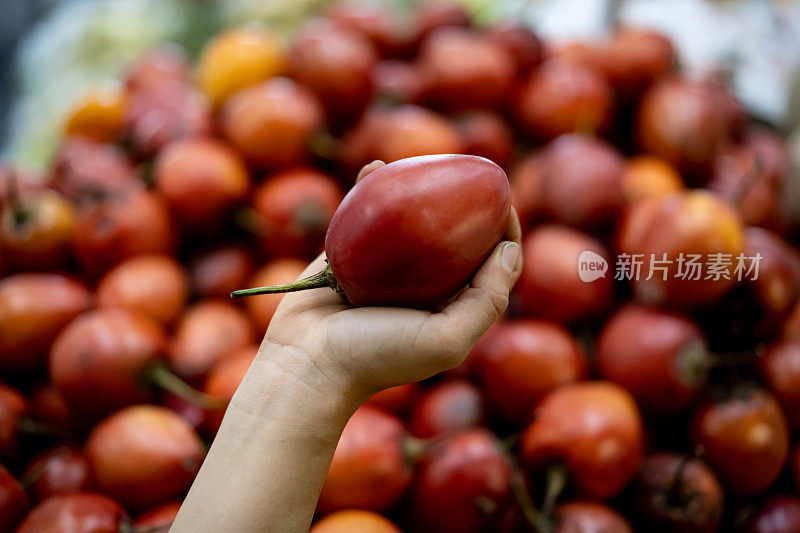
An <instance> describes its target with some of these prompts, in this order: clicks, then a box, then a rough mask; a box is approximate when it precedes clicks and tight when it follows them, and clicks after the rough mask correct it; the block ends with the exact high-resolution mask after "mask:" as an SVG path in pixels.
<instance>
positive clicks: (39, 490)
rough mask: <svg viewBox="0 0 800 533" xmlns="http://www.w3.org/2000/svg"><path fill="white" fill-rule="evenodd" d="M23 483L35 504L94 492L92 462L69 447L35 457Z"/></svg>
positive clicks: (23, 477)
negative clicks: (89, 490) (60, 496)
mask: <svg viewBox="0 0 800 533" xmlns="http://www.w3.org/2000/svg"><path fill="white" fill-rule="evenodd" d="M22 479H24V480H25V484H26V487H27V490H28V494H30V495H31V498H33V500H34V501H35V502H40V501H42V500H44V499H46V498H49V497H50V496H55V495H57V494H68V493H71V492H80V491H83V490H88V489H89V488H91V472H90V471H89V462H88V461H87V460H86V456H85V455H84V454H83V452H81V451H80V450H78V449H77V448H73V447H70V446H59V447H57V448H54V449H52V450H50V451H48V452H45V453H43V454H41V455H39V456H37V457H35V458H34V459H33V460H32V461H31V462H30V463H28V466H27V467H26V468H25V471H24V472H23V474H22Z"/></svg>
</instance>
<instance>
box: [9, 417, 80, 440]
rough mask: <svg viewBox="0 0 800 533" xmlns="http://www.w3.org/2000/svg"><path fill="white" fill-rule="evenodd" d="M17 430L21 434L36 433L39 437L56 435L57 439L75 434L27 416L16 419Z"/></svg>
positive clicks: (68, 437) (67, 437)
mask: <svg viewBox="0 0 800 533" xmlns="http://www.w3.org/2000/svg"><path fill="white" fill-rule="evenodd" d="M17 431H18V432H19V433H21V434H23V435H37V436H40V437H56V438H59V439H74V438H75V435H74V434H73V433H72V432H71V431H67V430H66V429H61V428H58V427H55V426H51V425H50V424H45V423H44V422H39V421H38V420H34V419H32V418H28V417H27V416H21V417H19V418H18V419H17Z"/></svg>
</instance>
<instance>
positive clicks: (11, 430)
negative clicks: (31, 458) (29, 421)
mask: <svg viewBox="0 0 800 533" xmlns="http://www.w3.org/2000/svg"><path fill="white" fill-rule="evenodd" d="M29 410H30V408H29V405H28V401H27V400H26V399H25V397H24V396H23V395H22V394H21V393H20V392H19V391H17V390H16V389H14V388H12V387H9V386H8V385H3V384H2V383H0V458H3V459H11V458H16V456H17V455H18V454H19V451H20V449H19V448H20V447H19V441H18V434H17V426H18V423H19V419H20V417H22V416H24V415H27V414H28V412H29Z"/></svg>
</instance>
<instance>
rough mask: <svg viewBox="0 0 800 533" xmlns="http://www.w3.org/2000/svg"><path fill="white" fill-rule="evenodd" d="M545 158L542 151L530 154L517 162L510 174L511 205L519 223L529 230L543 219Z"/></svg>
mask: <svg viewBox="0 0 800 533" xmlns="http://www.w3.org/2000/svg"><path fill="white" fill-rule="evenodd" d="M544 169H545V157H544V154H543V153H542V151H541V150H538V151H535V152H530V153H528V154H526V155H525V156H524V157H522V158H521V159H519V160H518V161H516V163H515V164H514V165H513V166H512V167H511V170H510V172H509V174H508V177H509V180H510V181H511V204H512V205H513V206H514V209H516V211H517V216H518V217H519V222H520V224H521V225H522V227H523V228H527V227H529V226H530V225H531V223H532V222H534V221H538V220H539V219H541V218H542V217H543V216H544V214H543V211H544V208H543V207H542V183H543V181H544V179H545V173H544V172H545V170H544Z"/></svg>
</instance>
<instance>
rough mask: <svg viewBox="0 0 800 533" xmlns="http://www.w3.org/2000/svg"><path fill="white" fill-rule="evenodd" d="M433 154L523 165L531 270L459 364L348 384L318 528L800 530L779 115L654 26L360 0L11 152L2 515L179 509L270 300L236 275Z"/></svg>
mask: <svg viewBox="0 0 800 533" xmlns="http://www.w3.org/2000/svg"><path fill="white" fill-rule="evenodd" d="M53 82H54V83H57V82H58V80H53ZM435 153H469V154H476V155H480V156H484V157H486V158H489V159H491V160H493V161H495V162H496V163H498V164H499V165H501V166H502V167H504V168H505V169H506V170H507V172H508V174H509V177H510V181H511V185H512V193H513V203H514V206H515V208H516V210H517V212H518V214H519V216H520V219H521V221H522V224H523V226H524V230H525V236H524V240H523V256H524V270H523V272H522V275H521V279H520V280H519V283H518V285H517V287H516V288H515V290H514V293H513V294H512V297H511V305H510V307H509V311H508V312H507V314H506V316H505V317H504V318H503V319H502V320H501V321H500V322H499V323H498V324H496V325H495V326H493V327H492V329H491V330H490V331H489V332H488V333H487V334H486V335H485V336H484V337H483V338H482V339H481V340H480V341H479V342H478V344H477V345H476V347H475V349H474V350H473V352H472V353H471V354H470V356H469V357H468V358H467V360H466V361H465V362H464V364H462V365H461V366H459V367H457V368H455V369H453V370H451V371H448V372H445V373H444V374H442V375H439V376H435V377H434V378H432V379H430V380H428V381H426V382H424V383H418V384H410V385H405V386H401V387H395V388H393V389H389V390H386V391H384V392H381V393H379V394H378V395H376V396H375V397H373V398H372V399H371V400H370V401H369V402H368V403H367V404H366V405H365V406H363V407H362V408H361V409H359V410H358V411H357V412H356V414H355V415H354V416H353V418H352V419H351V421H350V422H349V424H348V425H347V427H346V429H345V431H344V434H343V436H342V438H341V441H340V443H339V446H338V448H337V450H336V454H335V456H334V458H333V463H332V465H331V469H330V472H329V474H328V478H327V481H326V483H325V487H324V489H323V491H322V495H321V497H320V500H319V504H318V516H319V517H320V518H319V520H318V521H317V522H316V523H315V525H314V526H313V531H314V533H332V532H336V533H339V532H350V531H370V532H373V533H392V532H394V533H397V532H398V531H401V530H402V531H408V532H411V531H413V532H434V533H481V532H494V533H513V532H524V531H537V532H540V533H541V532H556V531H557V532H562V533H572V532H601V531H602V532H614V533H617V532H619V533H624V532H628V531H633V530H634V529H635V530H636V531H681V532H698V533H700V532H705V533H712V532H714V531H742V532H762V533H763V532H767V531H769V532H779V531H780V532H783V531H785V532H790V531H794V532H796V531H800V497H798V494H797V487H798V484H800V447H799V446H798V444H797V441H796V440H794V439H793V435H795V434H796V432H797V431H798V430H800V310H798V309H800V308H798V307H797V306H796V302H797V299H798V294H799V293H800V255H799V254H798V251H797V250H796V249H795V246H794V243H795V242H796V233H795V228H794V227H793V225H792V221H791V219H790V217H788V215H787V212H786V210H785V208H784V206H783V199H784V197H785V193H784V191H785V189H786V181H787V159H788V158H787V153H786V150H785V148H784V143H783V139H781V138H780V136H779V135H778V134H776V133H775V132H773V131H770V130H768V129H766V128H765V127H763V126H757V125H755V124H753V123H752V122H751V121H750V120H749V119H748V117H747V116H746V114H745V112H744V111H743V109H742V108H741V107H740V105H739V103H738V102H737V100H736V98H735V97H734V96H733V95H732V93H731V92H730V90H729V89H728V87H726V85H725V83H724V79H723V78H722V77H721V76H719V75H716V74H713V73H712V74H709V75H708V76H705V77H701V78H689V77H686V76H682V75H681V74H679V70H678V68H677V58H676V55H675V51H674V49H673V46H672V44H671V43H670V41H669V40H668V39H666V38H665V37H663V36H661V35H659V34H656V33H653V32H651V31H646V30H640V29H631V28H620V29H618V30H616V31H615V32H614V33H613V34H612V35H610V36H609V37H608V39H607V40H605V41H604V42H601V43H592V44H584V43H551V42H547V43H544V42H543V41H542V40H540V39H539V38H538V37H537V36H536V35H535V34H534V33H533V32H531V31H530V30H528V29H526V28H524V27H522V26H520V25H518V24H516V23H514V22H513V21H510V22H500V23H496V24H493V25H489V26H485V25H484V26H479V25H477V24H475V23H474V22H473V21H472V20H471V19H470V16H469V15H468V14H467V12H466V11H465V10H464V9H463V8H462V7H460V5H458V4H448V3H424V4H421V5H420V6H419V7H418V8H416V9H415V11H414V12H413V13H409V14H405V15H401V14H398V13H393V12H391V11H388V10H386V9H384V8H382V7H377V6H375V5H369V6H368V5H366V4H348V3H342V4H337V5H335V6H334V7H332V8H331V9H330V10H329V11H327V12H326V13H324V14H323V16H321V17H320V18H318V19H315V20H312V21H309V22H308V23H307V24H306V25H305V26H304V27H302V28H301V29H300V30H299V31H297V32H296V33H295V34H294V36H293V37H292V38H291V40H290V42H288V43H283V42H282V41H281V40H280V39H278V38H277V37H275V36H274V35H273V34H272V33H271V32H270V31H269V30H267V29H264V28H261V27H243V28H238V29H233V30H230V31H228V32H226V33H224V34H222V35H219V36H218V37H216V38H215V39H213V40H212V41H211V42H209V43H208V44H207V46H206V47H205V49H204V50H203V52H202V54H201V55H200V57H199V58H198V59H197V60H196V62H195V63H194V64H193V65H192V64H190V62H189V60H188V59H187V57H185V55H184V54H183V53H182V52H181V51H180V50H178V49H175V48H170V47H164V48H162V49H158V50H154V51H153V52H152V53H150V54H148V55H146V56H145V57H143V58H141V59H140V60H139V61H137V62H136V63H135V64H133V65H131V66H129V68H128V69H127V71H126V72H125V74H124V77H123V79H122V83H121V84H120V85H119V86H118V87H105V88H101V89H98V90H96V91H93V92H91V93H90V94H88V95H86V97H85V98H84V99H82V100H81V101H79V102H78V103H76V106H75V108H74V109H73V110H72V112H71V113H70V115H69V116H68V118H67V120H66V123H65V136H64V139H63V142H62V144H61V146H60V148H59V150H58V153H57V155H56V156H55V158H54V161H53V163H52V166H51V168H50V170H49V171H48V172H47V174H46V176H34V175H30V174H28V173H26V172H24V171H23V170H20V169H13V168H11V167H4V168H2V169H0V178H2V179H1V180H0V210H1V211H0V260H1V262H2V266H1V267H0V268H1V269H2V279H0V376H2V382H3V383H2V385H0V460H1V461H2V465H3V466H0V533H4V532H9V531H15V530H17V531H20V532H23V533H31V532H36V533H41V532H49V531H59V532H68V533H69V532H74V533H81V532H106V531H108V532H112V531H113V532H116V531H122V530H124V531H139V532H143V531H152V530H153V529H152V528H153V527H157V526H164V529H166V527H168V524H169V523H170V522H171V521H172V519H173V517H174V515H175V513H176V512H177V509H178V508H179V506H180V503H181V499H182V497H183V496H184V495H185V493H186V491H187V489H188V487H189V486H190V484H191V483H192V480H193V478H194V476H195V474H196V473H197V471H198V468H199V467H200V464H201V462H202V461H203V457H204V455H205V452H206V449H207V443H208V442H210V440H211V439H213V437H214V434H215V432H216V431H217V429H218V428H219V424H220V421H221V418H222V415H223V413H224V405H225V402H226V401H227V400H228V399H230V398H231V396H232V395H233V392H234V391H235V389H236V387H237V385H238V383H239V381H240V380H241V379H242V376H243V375H244V373H245V372H246V370H247V368H248V367H249V365H250V362H251V361H252V359H253V357H254V356H255V353H256V351H257V344H258V342H259V340H260V338H261V337H262V336H263V334H264V332H265V331H266V328H267V326H268V324H269V322H270V318H271V316H272V315H273V313H274V311H275V309H276V306H277V305H278V302H279V301H280V298H281V296H280V295H265V296H258V297H254V298H249V299H246V300H244V301H237V302H232V301H230V300H229V298H228V295H229V293H230V292H231V291H232V290H235V289H241V288H244V287H249V286H264V285H274V284H278V283H285V282H289V281H292V280H294V279H296V278H297V276H298V275H299V274H300V272H301V271H302V270H303V269H304V266H305V265H306V263H307V262H308V260H309V259H310V258H312V257H314V256H315V255H316V254H317V253H318V252H319V250H320V249H321V245H322V240H323V237H324V234H325V230H326V228H327V225H328V223H329V221H330V219H331V216H332V214H333V212H334V211H335V210H336V207H337V205H338V204H339V202H340V201H341V200H342V198H343V194H344V191H345V190H347V188H349V187H350V186H352V184H353V181H354V178H355V175H356V173H357V171H358V169H359V168H360V167H361V166H362V165H364V164H366V163H369V162H371V161H373V160H375V159H381V160H383V161H386V162H390V161H395V160H398V159H401V158H405V157H410V156H416V155H423V154H435ZM443 208H444V209H446V206H443ZM587 252H591V253H590V254H589V256H588V257H590V258H591V268H592V269H594V271H593V272H590V274H592V278H593V279H591V280H586V278H584V277H582V275H581V274H582V270H581V269H582V268H583V267H582V266H581V261H582V259H580V258H581V257H587V256H586V253H587ZM684 254H686V255H689V254H693V255H697V256H703V257H707V256H715V257H717V256H718V257H717V259H718V261H717V264H718V268H717V275H716V276H706V275H702V276H701V277H700V278H699V279H690V278H687V277H686V276H685V272H683V274H684V275H682V272H681V271H680V269H681V268H682V267H685V266H686V265H685V264H684V263H682V262H681V260H682V259H683V258H684ZM637 256H638V257H641V258H642V263H641V265H640V267H641V271H640V273H639V275H638V276H626V275H624V272H623V275H617V274H618V273H617V267H618V265H619V264H620V259H621V258H622V257H627V258H628V259H630V258H631V257H637ZM738 257H748V258H752V257H759V258H760V262H759V263H758V272H757V275H753V274H754V273H753V272H752V270H751V271H749V273H750V274H751V275H750V276H745V277H743V276H741V271H740V270H738V269H737V266H736V264H737V258H738ZM724 258H727V259H728V263H727V264H725V265H723V266H722V267H721V268H720V267H719V260H721V259H724ZM603 262H605V265H606V266H605V270H604V271H603V270H602V264H603ZM665 264H667V265H668V266H664V265H665ZM587 265H588V263H587ZM587 268H588V267H587ZM598 268H600V269H601V271H599V274H598V271H597V269H598ZM659 269H661V270H659ZM583 273H585V272H583ZM662 274H663V275H662ZM273 504H274V502H265V505H273ZM17 528H19V529H17Z"/></svg>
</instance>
